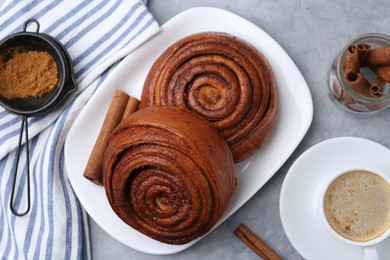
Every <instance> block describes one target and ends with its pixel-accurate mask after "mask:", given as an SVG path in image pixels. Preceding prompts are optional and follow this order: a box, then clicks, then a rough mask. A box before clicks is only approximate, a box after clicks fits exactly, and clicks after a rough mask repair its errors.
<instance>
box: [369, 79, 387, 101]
mask: <svg viewBox="0 0 390 260" xmlns="http://www.w3.org/2000/svg"><path fill="white" fill-rule="evenodd" d="M385 84H386V82H384V81H383V80H381V79H377V80H375V81H374V82H373V83H372V84H371V86H370V93H371V96H373V97H380V96H382V95H383V90H384V88H385Z"/></svg>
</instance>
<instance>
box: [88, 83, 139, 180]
mask: <svg viewBox="0 0 390 260" xmlns="http://www.w3.org/2000/svg"><path fill="white" fill-rule="evenodd" d="M138 104H139V101H138V100H137V99H136V98H133V97H130V96H129V95H127V94H126V93H125V92H123V91H121V90H119V89H118V90H116V91H115V93H114V96H113V98H112V100H111V104H110V107H109V109H108V112H107V114H106V117H105V119H104V121H103V124H102V127H101V129H100V132H99V135H98V137H97V139H96V142H95V145H94V147H93V149H92V152H91V155H90V157H89V160H88V163H87V166H86V168H85V171H84V177H85V178H87V179H88V180H90V181H92V182H93V183H95V184H97V185H100V186H103V172H102V164H103V156H104V151H105V150H106V147H107V143H108V138H109V136H110V134H111V133H112V131H113V130H114V129H115V127H117V126H118V124H119V123H120V122H121V121H122V119H123V118H124V114H125V113H126V114H125V116H127V115H129V114H131V113H133V112H135V111H136V110H137V109H138Z"/></svg>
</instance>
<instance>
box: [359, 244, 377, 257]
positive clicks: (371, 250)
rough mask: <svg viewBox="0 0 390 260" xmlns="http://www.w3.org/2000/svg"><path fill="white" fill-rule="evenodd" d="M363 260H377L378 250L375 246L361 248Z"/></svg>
mask: <svg viewBox="0 0 390 260" xmlns="http://www.w3.org/2000/svg"><path fill="white" fill-rule="evenodd" d="M363 254H364V260H378V259H379V256H378V250H377V249H376V246H368V247H363Z"/></svg>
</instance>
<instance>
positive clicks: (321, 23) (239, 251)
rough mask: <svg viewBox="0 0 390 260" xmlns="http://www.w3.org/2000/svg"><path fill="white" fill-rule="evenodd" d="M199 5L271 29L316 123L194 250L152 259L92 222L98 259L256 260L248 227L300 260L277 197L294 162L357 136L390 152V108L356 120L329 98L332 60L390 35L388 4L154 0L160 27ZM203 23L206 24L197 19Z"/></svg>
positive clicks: (370, 0) (374, 0) (375, 0)
mask: <svg viewBox="0 0 390 260" xmlns="http://www.w3.org/2000/svg"><path fill="white" fill-rule="evenodd" d="M198 6H212V7H218V8H222V9H225V10H228V11H230V12H233V13H235V14H237V15H239V16H241V17H243V18H245V19H247V20H249V21H251V22H252V23H254V24H256V25H257V26H258V27H260V28H261V29H263V30H264V31H265V32H267V33H268V34H269V35H270V36H271V37H272V38H273V39H275V40H276V41H277V42H278V43H279V44H280V45H281V46H282V48H283V49H284V50H285V51H286V52H287V53H288V55H289V56H290V57H291V58H292V60H293V61H294V62H295V64H296V65H297V67H298V68H299V70H300V71H301V73H302V75H303V77H304V78H305V80H306V82H307V84H308V86H309V88H310V92H311V95H312V98H313V105H314V116H313V121H312V124H311V126H310V128H309V130H308V132H307V134H306V136H305V137H304V138H303V140H302V142H301V143H300V144H299V146H298V147H297V149H296V150H295V151H294V153H293V154H292V155H291V156H290V158H289V159H288V160H287V161H286V162H285V163H284V165H283V166H282V167H281V168H280V169H279V170H278V171H277V172H276V174H275V175H274V176H273V177H272V178H271V179H270V180H269V181H268V182H267V183H266V185H265V186H263V187H262V188H261V189H260V190H259V191H258V192H257V193H256V194H255V195H254V196H253V197H252V198H251V199H250V200H249V201H248V202H247V203H246V204H245V205H244V206H242V207H241V208H240V209H239V210H238V211H236V213H234V214H233V215H232V216H231V217H230V218H228V219H227V220H226V221H225V222H224V223H223V224H222V225H220V226H219V227H218V228H216V229H215V230H214V231H212V232H211V233H210V234H208V235H207V236H206V237H205V238H203V239H201V240H200V241H199V242H197V243H196V244H194V245H193V246H191V247H190V248H188V249H186V250H184V251H182V252H180V253H177V254H173V255H167V256H156V255H148V254H144V253H141V252H138V251H136V250H134V249H132V248H129V247H127V246H125V245H123V244H121V243H120V242H118V241H117V240H115V239H114V238H112V237H111V236H110V235H108V234H107V233H105V232H104V231H103V230H102V229H101V228H100V227H99V226H98V225H97V224H96V223H95V222H94V221H93V220H92V219H91V218H90V238H91V248H92V257H93V259H96V260H99V259H118V260H119V259H155V260H157V259H257V258H258V257H257V255H255V254H254V253H253V252H252V251H251V250H250V249H249V248H248V247H247V246H245V245H244V244H243V243H242V242H241V241H240V240H238V239H237V238H236V237H235V236H234V234H233V231H234V229H235V228H236V227H237V226H238V225H239V224H240V223H245V224H246V225H247V226H248V227H249V228H250V229H251V230H252V231H253V232H254V233H256V234H258V235H259V236H260V237H261V238H262V239H263V240H264V241H265V242H266V243H267V244H269V245H270V247H272V248H273V249H274V250H275V251H276V252H277V253H278V254H279V255H280V256H281V257H282V258H283V259H302V257H301V256H300V255H299V253H298V252H297V251H296V250H295V249H294V247H293V246H292V244H291V243H290V242H289V240H288V238H287V236H286V234H285V232H284V230H283V227H282V223H281V219H280V214H279V197H280V191H281V187H282V184H283V180H284V178H285V176H286V173H287V172H288V170H289V168H290V167H291V165H292V164H293V163H294V161H295V160H296V159H297V158H298V157H299V156H300V155H301V154H302V153H303V152H304V151H305V150H307V149H308V148H310V147H311V146H313V145H315V144H317V143H319V142H321V141H324V140H327V139H329V138H333V137H339V136H358V137H364V138H367V139H370V140H373V141H376V142H379V143H381V144H383V145H385V146H386V147H388V148H390V137H389V136H390V109H387V110H385V111H382V112H380V113H377V114H375V115H373V116H368V117H367V116H366V117H357V116H354V115H352V114H348V113H346V112H344V111H341V110H340V109H339V108H338V107H336V106H335V104H333V103H332V101H331V100H330V99H329V98H328V96H327V89H326V88H327V68H328V65H329V63H330V60H331V59H332V58H333V57H334V56H335V55H336V53H337V52H338V51H339V50H340V49H341V48H342V47H343V46H344V45H345V44H346V43H347V42H349V41H350V40H351V39H353V38H355V37H356V36H358V35H360V34H364V33H370V32H379V33H384V34H390V26H389V25H390V15H389V14H390V2H389V1H388V0H364V1H363V0H356V1H351V0H346V1H339V0H327V1H323V0H291V1H277V0H242V1H237V0H224V1H222V0H150V1H149V10H150V11H151V12H152V14H153V15H154V17H155V18H156V19H157V21H158V22H159V24H161V25H162V24H164V23H165V22H166V21H168V20H169V19H171V18H172V17H174V16H175V15H177V14H179V13H181V12H182V11H184V10H186V9H188V8H192V7H198ZM199 19H202V18H201V17H199Z"/></svg>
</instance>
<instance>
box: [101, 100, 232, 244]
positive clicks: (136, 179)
mask: <svg viewBox="0 0 390 260" xmlns="http://www.w3.org/2000/svg"><path fill="white" fill-rule="evenodd" d="M194 128H195V129H196V131H193V129H194ZM103 174H104V186H105V190H106V194H107V198H108V200H109V202H110V205H111V207H112V208H113V210H114V211H115V212H116V214H117V215H118V216H119V217H120V218H121V219H122V220H123V221H125V222H126V223H127V224H129V225H130V226H131V227H133V228H134V229H136V230H138V231H140V232H142V233H144V234H145V235H147V236H149V237H151V238H153V239H156V240H159V241H161V242H164V243H168V244H184V243H187V242H190V241H191V240H193V239H195V238H197V237H199V236H202V235H204V234H205V233H206V232H208V231H209V230H210V229H211V228H212V227H213V226H214V224H215V223H216V222H217V221H218V219H219V218H220V217H221V215H222V213H223V212H224V210H225V208H226V206H227V204H228V201H229V200H230V197H231V196H232V194H233V191H234V189H235V186H236V178H235V176H234V162H233V158H232V155H231V152H230V150H229V147H228V145H227V144H226V141H225V140H224V139H223V138H222V137H221V136H220V135H219V133H218V132H217V131H216V129H215V128H214V127H212V126H211V125H210V124H209V123H208V122H207V121H205V120H204V119H202V118H201V117H199V116H197V115H196V114H194V113H192V112H190V111H188V110H186V109H182V108H179V107H169V106H164V107H150V108H146V109H143V110H140V111H137V112H136V113H134V114H132V115H130V116H129V117H128V118H127V119H126V120H124V121H123V122H121V123H120V124H119V125H118V127H117V128H116V129H115V130H114V132H113V133H112V135H111V137H110V141H109V144H108V147H107V149H106V152H105V156H104V160H103Z"/></svg>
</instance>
